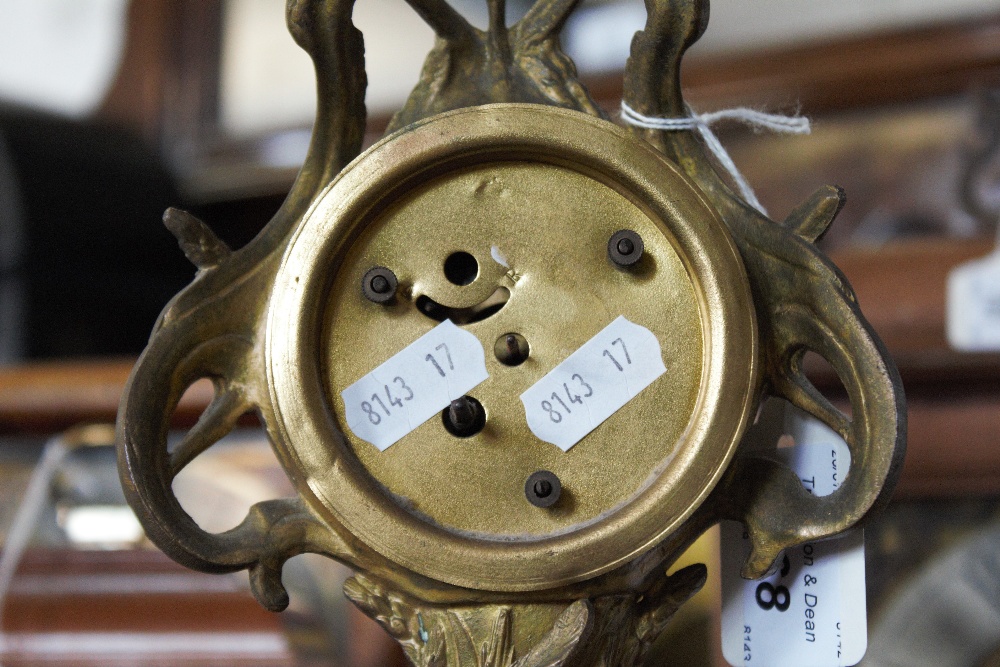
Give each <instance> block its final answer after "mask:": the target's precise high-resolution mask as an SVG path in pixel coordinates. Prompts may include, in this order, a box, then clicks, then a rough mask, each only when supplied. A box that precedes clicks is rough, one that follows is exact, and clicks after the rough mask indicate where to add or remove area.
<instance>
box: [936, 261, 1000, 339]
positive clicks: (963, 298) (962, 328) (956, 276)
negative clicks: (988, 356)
mask: <svg viewBox="0 0 1000 667" xmlns="http://www.w3.org/2000/svg"><path fill="white" fill-rule="evenodd" d="M947 319H948V327H947V330H948V342H949V343H950V344H951V346H952V347H954V348H955V349H958V350H965V351H968V352H991V351H996V350H1000V252H996V253H994V254H992V255H990V256H988V257H985V258H983V259H978V260H975V261H973V262H969V263H968V264H963V265H962V266H960V267H958V268H956V269H955V270H953V271H952V272H951V274H950V275H949V276H948V317H947Z"/></svg>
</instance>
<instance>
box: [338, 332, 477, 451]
mask: <svg viewBox="0 0 1000 667" xmlns="http://www.w3.org/2000/svg"><path fill="white" fill-rule="evenodd" d="M488 377H489V374H488V373H487V372H486V354H485V352H484V351H483V346H482V344H481V343H480V342H479V339H478V338H476V337H475V336H474V335H472V334H471V333H469V332H468V331H465V330H463V329H459V328H458V327H457V326H455V325H454V324H453V323H452V322H451V320H445V321H444V322H442V323H441V324H439V325H438V326H436V327H434V328H433V329H432V330H430V331H428V332H427V333H426V334H424V335H423V336H421V337H420V338H418V339H417V340H416V341H414V342H413V343H411V344H410V345H408V346H407V347H406V348H405V349H404V350H403V351H401V352H399V353H397V354H396V355H394V356H393V357H392V358H391V359H389V360H388V361H386V362H385V363H384V364H382V365H381V366H379V367H378V368H376V369H375V370H373V371H372V372H371V373H369V374H368V375H366V376H364V377H363V378H361V379H360V380H358V381H357V382H355V383H354V384H352V385H351V386H350V387H348V388H347V389H345V390H344V391H342V392H341V393H340V396H341V398H343V399H344V411H345V412H346V415H347V425H348V426H350V428H351V431H352V432H353V433H354V435H356V436H358V437H359V438H361V439H363V440H367V441H368V442H370V443H372V444H373V445H375V446H376V447H378V449H379V451H385V450H386V449H387V448H388V447H389V446H391V445H393V444H395V443H396V442H397V441H399V439H400V438H402V437H403V436H404V435H406V434H407V433H409V432H410V431H412V430H413V429H415V428H417V427H418V426H420V425H421V424H423V423H424V422H425V421H427V420H428V419H430V418H431V417H433V416H434V415H436V414H438V413H439V412H441V411H442V410H444V409H445V408H446V407H448V404H449V403H451V402H452V401H453V400H455V399H457V398H461V397H462V396H464V395H465V394H466V393H468V392H469V391H471V390H472V389H473V388H474V387H476V386H477V385H478V384H479V383H481V382H482V381H483V380H485V379H486V378H488Z"/></svg>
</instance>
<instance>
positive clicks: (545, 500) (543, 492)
mask: <svg viewBox="0 0 1000 667" xmlns="http://www.w3.org/2000/svg"><path fill="white" fill-rule="evenodd" d="M561 494H562V483H561V482H560V481H559V478H558V477H556V475H555V473H552V472H549V471H548V470H539V471H538V472H535V473H532V475H531V476H530V477H528V481H527V482H525V483H524V495H525V497H526V498H527V499H528V502H529V503H531V504H532V505H534V506H535V507H541V508H548V507H552V506H553V505H555V504H556V503H557V502H559V496H560V495H561Z"/></svg>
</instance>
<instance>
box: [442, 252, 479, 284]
mask: <svg viewBox="0 0 1000 667" xmlns="http://www.w3.org/2000/svg"><path fill="white" fill-rule="evenodd" d="M478 275H479V262H477V261H476V258H475V257H473V256H472V255H470V254H469V253H467V252H462V251H459V252H453V253H451V254H450V255H448V259H446V260H444V277H445V278H447V279H448V280H449V281H450V282H451V283H452V284H454V285H470V284H472V281H474V280H475V279H476V276H478Z"/></svg>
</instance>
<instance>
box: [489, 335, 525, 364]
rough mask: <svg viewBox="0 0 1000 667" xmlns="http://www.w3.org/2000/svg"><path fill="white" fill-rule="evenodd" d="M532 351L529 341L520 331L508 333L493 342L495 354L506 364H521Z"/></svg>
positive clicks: (498, 359)
mask: <svg viewBox="0 0 1000 667" xmlns="http://www.w3.org/2000/svg"><path fill="white" fill-rule="evenodd" d="M530 352H531V349H530V348H529V346H528V341H527V340H526V339H525V337H524V336H522V335H521V334H519V333H506V334H504V335H502V336H500V337H499V338H497V341H496V343H494V344H493V354H494V355H496V358H497V361H499V362H500V363H501V364H503V365H504V366H519V365H520V364H522V363H524V361H525V359H527V358H528V354H529V353H530Z"/></svg>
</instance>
